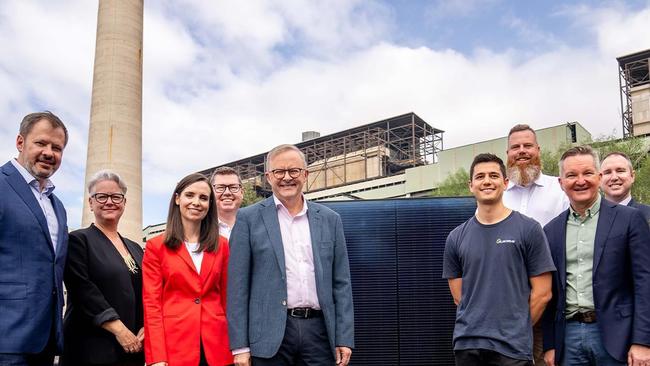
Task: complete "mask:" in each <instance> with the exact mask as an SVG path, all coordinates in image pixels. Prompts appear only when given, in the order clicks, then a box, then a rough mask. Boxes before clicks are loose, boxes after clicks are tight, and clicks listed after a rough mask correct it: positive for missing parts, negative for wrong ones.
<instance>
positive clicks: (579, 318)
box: [568, 310, 596, 324]
mask: <svg viewBox="0 0 650 366" xmlns="http://www.w3.org/2000/svg"><path fill="white" fill-rule="evenodd" d="M568 320H569V321H576V322H580V323H586V324H590V323H595V322H596V312H595V311H593V310H592V311H587V312H584V313H576V314H575V315H574V316H572V317H570V318H569V319H568Z"/></svg>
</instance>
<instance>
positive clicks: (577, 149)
mask: <svg viewBox="0 0 650 366" xmlns="http://www.w3.org/2000/svg"><path fill="white" fill-rule="evenodd" d="M579 155H589V156H591V157H592V158H593V160H594V168H596V170H597V171H600V160H599V159H598V152H597V151H596V150H594V149H592V148H591V146H589V145H581V146H574V147H572V148H570V149H569V150H567V151H565V152H564V153H563V154H562V157H561V158H560V162H559V168H560V177H562V173H563V172H564V168H563V165H564V160H566V158H568V157H571V156H579Z"/></svg>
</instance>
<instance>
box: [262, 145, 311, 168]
mask: <svg viewBox="0 0 650 366" xmlns="http://www.w3.org/2000/svg"><path fill="white" fill-rule="evenodd" d="M285 151H295V152H297V153H298V155H300V159H301V160H302V163H303V165H304V167H305V168H307V159H305V154H304V153H303V152H302V151H301V150H300V149H299V148H297V147H296V146H295V145H291V144H283V145H279V146H276V147H274V148H273V149H271V151H269V152H268V154H266V162H265V165H266V166H265V168H266V169H265V170H266V171H267V172H268V171H269V169H270V168H271V166H270V165H271V159H273V158H274V157H275V156H276V155H278V154H280V153H283V152H285Z"/></svg>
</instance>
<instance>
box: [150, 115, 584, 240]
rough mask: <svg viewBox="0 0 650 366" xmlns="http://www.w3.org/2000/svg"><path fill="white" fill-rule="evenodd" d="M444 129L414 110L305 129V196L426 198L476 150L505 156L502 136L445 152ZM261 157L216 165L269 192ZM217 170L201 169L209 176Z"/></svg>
mask: <svg viewBox="0 0 650 366" xmlns="http://www.w3.org/2000/svg"><path fill="white" fill-rule="evenodd" d="M513 124H514V123H513ZM536 132H537V138H538V142H539V144H540V146H542V149H548V150H552V151H554V150H556V149H557V148H559V147H560V146H563V145H566V144H570V143H584V142H587V141H590V140H591V134H590V133H589V132H588V131H587V130H586V129H585V128H584V127H582V126H581V125H580V124H579V123H578V122H569V123H562V124H559V125H556V126H553V127H548V128H542V129H538V130H536ZM443 133H444V131H442V130H440V129H437V128H435V127H433V126H431V125H430V124H428V123H427V122H425V121H424V120H423V119H422V118H420V117H419V116H418V115H416V114H415V113H406V114H403V115H400V116H396V117H392V118H388V119H384V120H381V121H377V122H372V123H368V124H365V125H362V126H358V127H354V128H351V129H348V130H345V131H341V132H336V133H333V134H330V135H326V136H320V135H319V133H318V132H314V131H309V132H305V133H303V141H302V142H300V143H298V144H296V146H297V147H298V148H299V149H300V150H301V151H302V152H303V153H304V154H305V158H306V160H307V165H308V170H309V176H308V180H307V183H306V184H305V188H304V189H305V197H306V198H307V199H310V200H319V201H331V200H338V201H340V200H355V199H381V198H400V197H422V196H428V195H430V194H431V192H432V191H433V190H434V189H436V188H437V187H438V186H439V185H440V184H441V183H442V182H443V181H444V180H445V178H447V177H448V176H449V175H450V174H453V173H455V172H456V171H458V170H459V169H465V170H468V169H469V165H470V164H471V162H472V159H473V158H474V156H475V155H477V154H479V153H482V152H491V153H494V154H497V155H499V156H500V157H501V158H503V159H504V160H505V158H506V153H505V151H506V145H507V141H506V140H507V137H506V136H504V137H500V138H496V139H492V140H488V141H482V142H477V143H474V144H469V145H464V146H459V147H455V148H451V149H446V150H445V149H443ZM505 133H507V131H504V134H505ZM265 158H266V152H264V153H262V154H258V155H254V156H251V157H248V158H244V159H241V160H237V161H233V162H230V163H226V164H223V165H220V166H229V167H232V168H233V169H235V170H236V171H237V172H238V173H239V175H240V176H241V178H242V180H243V181H244V182H248V183H250V184H251V185H252V186H253V187H254V188H255V190H256V191H257V192H258V194H260V195H263V196H269V195H270V194H271V190H270V186H269V184H268V182H267V181H266V179H265V177H264V171H265V167H264V164H265ZM216 168H217V167H214V168H210V169H206V170H204V171H202V172H201V173H203V174H206V175H210V174H211V173H212V171H213V170H214V169H216ZM164 227H165V225H164V224H158V225H150V226H147V227H146V228H145V229H144V237H145V239H147V238H150V237H152V236H155V235H157V234H159V233H161V232H162V231H164Z"/></svg>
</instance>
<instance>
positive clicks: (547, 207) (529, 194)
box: [503, 174, 569, 226]
mask: <svg viewBox="0 0 650 366" xmlns="http://www.w3.org/2000/svg"><path fill="white" fill-rule="evenodd" d="M503 204H504V205H505V206H506V207H508V208H509V209H511V210H515V211H519V212H520V213H522V214H524V215H526V216H528V217H531V218H533V219H535V220H536V221H537V222H539V223H540V224H541V225H542V226H544V225H546V224H548V222H549V221H551V220H552V219H554V218H555V217H556V216H557V215H559V214H560V213H562V212H563V211H564V210H566V209H567V208H569V199H568V198H567V196H566V194H564V191H562V188H560V183H559V182H558V180H557V177H551V176H548V175H545V174H540V175H539V177H538V178H537V179H536V180H535V181H534V182H533V183H531V184H530V185H528V187H522V186H520V185H517V184H515V183H514V182H512V181H510V182H509V183H508V187H507V188H506V191H505V192H504V193H503Z"/></svg>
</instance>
